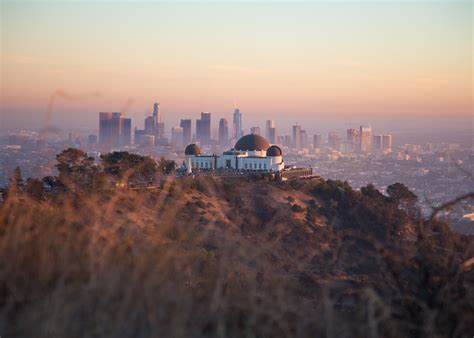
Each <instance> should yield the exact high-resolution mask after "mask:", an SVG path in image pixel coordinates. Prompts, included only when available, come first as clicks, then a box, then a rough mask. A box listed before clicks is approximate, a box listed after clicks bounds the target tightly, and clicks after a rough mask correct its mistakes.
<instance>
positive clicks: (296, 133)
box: [293, 125, 301, 149]
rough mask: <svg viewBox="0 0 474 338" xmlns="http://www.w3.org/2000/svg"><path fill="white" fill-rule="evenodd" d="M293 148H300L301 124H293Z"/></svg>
mask: <svg viewBox="0 0 474 338" xmlns="http://www.w3.org/2000/svg"><path fill="white" fill-rule="evenodd" d="M293 148H295V149H301V126H299V125H295V126H293Z"/></svg>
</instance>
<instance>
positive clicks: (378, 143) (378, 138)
mask: <svg viewBox="0 0 474 338" xmlns="http://www.w3.org/2000/svg"><path fill="white" fill-rule="evenodd" d="M382 142H383V141H382V135H374V136H373V148H374V149H375V150H382Z"/></svg>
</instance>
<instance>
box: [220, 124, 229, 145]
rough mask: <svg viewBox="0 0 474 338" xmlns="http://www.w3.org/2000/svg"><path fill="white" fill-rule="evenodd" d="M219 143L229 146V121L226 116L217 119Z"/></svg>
mask: <svg viewBox="0 0 474 338" xmlns="http://www.w3.org/2000/svg"><path fill="white" fill-rule="evenodd" d="M219 144H220V146H221V147H228V146H229V123H228V122H227V119H226V118H221V119H220V121H219Z"/></svg>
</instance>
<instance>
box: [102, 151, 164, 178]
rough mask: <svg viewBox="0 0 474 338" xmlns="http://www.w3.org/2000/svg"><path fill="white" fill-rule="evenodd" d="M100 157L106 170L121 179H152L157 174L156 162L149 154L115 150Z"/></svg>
mask: <svg viewBox="0 0 474 338" xmlns="http://www.w3.org/2000/svg"><path fill="white" fill-rule="evenodd" d="M100 158H101V160H102V165H103V167H104V172H105V173H106V174H108V175H111V176H113V177H116V178H117V179H120V180H124V179H126V180H128V181H151V180H152V179H153V177H154V176H155V174H156V162H155V160H153V159H152V158H151V157H149V156H142V155H138V154H130V153H129V152H127V151H114V152H113V153H108V154H104V155H102V156H101V157H100Z"/></svg>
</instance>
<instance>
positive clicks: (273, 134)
mask: <svg viewBox="0 0 474 338" xmlns="http://www.w3.org/2000/svg"><path fill="white" fill-rule="evenodd" d="M267 140H268V142H270V144H275V143H277V141H278V135H277V131H276V128H275V127H272V128H269V129H268V137H267Z"/></svg>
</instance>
